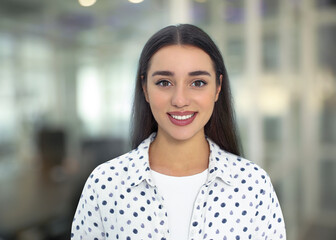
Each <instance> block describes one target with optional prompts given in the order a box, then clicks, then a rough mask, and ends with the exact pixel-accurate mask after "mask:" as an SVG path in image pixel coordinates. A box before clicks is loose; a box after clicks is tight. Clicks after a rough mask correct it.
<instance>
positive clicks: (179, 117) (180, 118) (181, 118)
mask: <svg viewBox="0 0 336 240" xmlns="http://www.w3.org/2000/svg"><path fill="white" fill-rule="evenodd" d="M170 116H172V117H173V118H174V119H177V120H186V119H189V118H191V117H192V116H194V113H193V114H190V115H184V116H177V115H170Z"/></svg>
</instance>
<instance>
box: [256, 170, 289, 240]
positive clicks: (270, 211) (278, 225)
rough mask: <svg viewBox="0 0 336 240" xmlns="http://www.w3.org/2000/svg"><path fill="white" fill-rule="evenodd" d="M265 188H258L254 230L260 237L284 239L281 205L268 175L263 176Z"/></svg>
mask: <svg viewBox="0 0 336 240" xmlns="http://www.w3.org/2000/svg"><path fill="white" fill-rule="evenodd" d="M263 177H264V181H265V189H261V190H260V194H259V196H260V201H259V205H258V207H259V208H258V212H257V213H258V215H257V219H256V220H257V222H258V224H257V227H256V231H258V232H259V234H260V239H264V240H266V239H267V240H285V239H286V229H285V223H284V218H283V215H282V211H281V207H280V204H279V201H278V198H277V196H276V193H275V191H274V188H273V185H272V183H271V180H270V178H269V176H268V175H267V174H266V175H264V176H263Z"/></svg>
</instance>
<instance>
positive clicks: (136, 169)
mask: <svg viewBox="0 0 336 240" xmlns="http://www.w3.org/2000/svg"><path fill="white" fill-rule="evenodd" d="M155 137H156V133H155V132H154V133H152V134H151V135H150V136H149V137H148V138H147V139H145V140H144V141H143V142H142V143H141V144H140V145H139V146H138V147H137V148H136V149H134V150H132V151H131V152H130V153H129V154H128V160H129V161H130V166H131V167H130V168H129V171H128V177H127V180H128V182H129V185H130V186H131V187H135V186H137V185H139V184H140V183H141V182H142V181H146V182H147V183H148V185H150V186H152V187H154V186H155V184H154V181H153V179H152V175H151V171H150V170H151V169H150V166H149V158H148V155H149V154H148V150H149V146H150V144H151V143H152V142H153V141H154V139H155ZM206 139H207V141H208V143H209V146H210V156H209V167H208V171H209V172H208V178H207V181H206V185H210V184H211V183H212V182H213V181H214V180H215V179H216V178H219V179H221V180H222V181H223V182H225V183H226V184H227V185H230V186H232V185H234V182H235V181H234V178H233V176H232V172H231V168H230V164H229V161H230V158H232V156H234V155H232V154H230V153H227V152H225V151H224V150H222V149H220V147H219V146H218V145H217V144H215V143H214V142H213V141H212V140H211V139H210V138H208V137H207V138H206Z"/></svg>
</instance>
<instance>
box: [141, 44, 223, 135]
mask: <svg viewBox="0 0 336 240" xmlns="http://www.w3.org/2000/svg"><path fill="white" fill-rule="evenodd" d="M143 89H144V93H145V96H146V100H147V102H148V103H149V105H150V107H151V110H152V113H153V116H154V118H155V120H156V122H157V124H158V134H163V135H165V136H167V137H170V138H172V139H175V140H188V139H191V138H192V137H194V136H196V135H199V134H201V135H203V136H204V126H205V124H206V123H207V122H208V120H209V119H210V117H211V114H212V112H213V108H214V104H215V102H216V101H217V99H218V95H219V92H220V85H219V86H217V85H216V73H215V69H214V66H213V63H212V60H211V58H210V57H209V55H208V54H207V53H205V52H204V51H203V50H201V49H200V48H197V47H194V46H189V45H172V46H167V47H163V48H161V49H160V50H159V51H158V52H156V53H155V54H154V55H153V57H152V58H151V63H150V66H149V69H148V75H147V82H146V84H145V85H144V86H143Z"/></svg>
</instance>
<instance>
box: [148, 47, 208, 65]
mask: <svg viewBox="0 0 336 240" xmlns="http://www.w3.org/2000/svg"><path fill="white" fill-rule="evenodd" d="M164 68H167V69H170V70H171V69H175V70H176V71H178V70H183V69H184V70H188V69H189V70H200V69H204V70H208V71H214V67H213V62H212V60H211V58H210V56H209V55H208V54H207V53H206V52H204V51H203V50H202V49H200V48H198V47H195V46H191V45H170V46H165V47H163V48H161V49H160V50H158V51H157V52H156V53H155V54H154V55H153V56H152V58H151V61H150V65H149V67H148V72H150V71H154V70H167V69H164Z"/></svg>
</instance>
